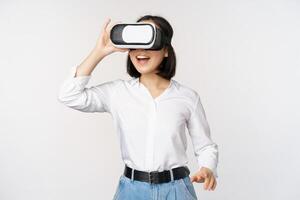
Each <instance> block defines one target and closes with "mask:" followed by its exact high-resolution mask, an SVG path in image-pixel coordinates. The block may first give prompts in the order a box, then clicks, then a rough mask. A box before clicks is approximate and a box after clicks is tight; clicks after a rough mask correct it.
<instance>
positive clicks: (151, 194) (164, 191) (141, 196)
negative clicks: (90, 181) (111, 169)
mask: <svg viewBox="0 0 300 200" xmlns="http://www.w3.org/2000/svg"><path fill="white" fill-rule="evenodd" d="M113 200H197V195H196V192H195V188H194V186H193V183H192V182H191V181H190V176H186V177H184V178H181V179H178V180H173V181H170V182H168V183H159V184H153V183H152V184H150V183H147V182H143V181H138V180H133V179H130V178H128V177H126V176H124V175H123V174H122V175H121V176H120V178H119V183H118V186H117V189H116V192H115V195H114V197H113Z"/></svg>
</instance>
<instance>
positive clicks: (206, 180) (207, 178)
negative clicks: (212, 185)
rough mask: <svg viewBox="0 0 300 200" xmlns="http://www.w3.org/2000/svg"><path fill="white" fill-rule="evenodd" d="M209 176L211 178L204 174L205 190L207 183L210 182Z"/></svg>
mask: <svg viewBox="0 0 300 200" xmlns="http://www.w3.org/2000/svg"><path fill="white" fill-rule="evenodd" d="M210 178H211V177H208V176H207V175H206V177H205V181H204V189H205V190H207V189H208V185H209V182H210Z"/></svg>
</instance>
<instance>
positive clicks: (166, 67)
mask: <svg viewBox="0 0 300 200" xmlns="http://www.w3.org/2000/svg"><path fill="white" fill-rule="evenodd" d="M143 20H152V21H153V22H154V23H155V25H156V26H158V27H157V28H159V29H160V30H162V32H163V34H164V35H165V37H166V41H167V42H166V44H165V46H164V47H166V48H167V51H168V57H164V59H163V60H162V62H161V63H160V65H159V66H158V72H157V73H156V74H157V75H159V76H161V77H163V78H166V79H168V80H170V79H171V78H172V77H173V76H174V75H175V72H176V54H175V51H174V49H173V47H172V44H171V40H172V37H173V28H172V26H171V25H170V23H169V22H168V21H167V20H166V19H165V18H163V17H161V16H153V15H145V16H143V17H140V18H139V19H138V20H137V22H140V21H143ZM127 73H128V74H129V75H130V76H131V77H136V78H137V77H140V76H141V73H139V72H138V71H137V70H136V68H135V67H134V65H133V63H132V62H131V60H130V56H129V55H128V57H127Z"/></svg>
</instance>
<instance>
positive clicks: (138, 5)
mask: <svg viewBox="0 0 300 200" xmlns="http://www.w3.org/2000/svg"><path fill="white" fill-rule="evenodd" d="M145 14H153V15H161V16H163V17H165V18H166V19H167V20H168V21H169V22H170V23H171V25H172V26H173V28H174V38H173V41H172V42H173V46H174V48H175V51H176V54H177V61H178V65H177V73H176V76H175V77H174V79H175V80H177V81H179V82H181V83H182V84H185V85H188V86H190V87H192V88H194V89H195V90H196V91H198V92H199V94H200V95H201V98H202V101H203V105H204V107H205V110H206V113H207V117H208V121H209V124H210V127H211V133H212V138H213V140H214V141H215V142H216V143H217V144H218V145H219V151H220V154H219V156H220V160H219V165H218V172H219V178H218V179H217V181H218V184H217V187H216V190H215V191H213V192H211V191H205V190H204V189H203V184H202V183H201V184H200V183H194V186H195V189H196V192H197V195H198V198H199V199H202V200H213V199H222V200H241V199H242V200H253V199H256V200H266V199H270V200H282V199H288V200H296V199H300V191H299V188H298V187H299V182H300V173H299V168H300V161H299V155H298V154H299V152H300V147H299V145H300V142H299V141H300V136H299V133H300V128H299V121H300V107H299V102H300V95H299V85H300V71H299V67H300V39H299V38H300V37H299V36H300V3H299V1H296V0H294V1H293V0H281V1H278V0H269V1H267V0H259V1H258V0H251V1H241V0H235V1H234V0H228V1H222V0H210V1H208V0H207V1H199V0H197V1H149V0H148V1H141V0H136V1H128V0H127V1H115V0H109V1H100V0H98V1H96V0H86V1H78V0H77V1H74V0H73V1H71V0H69V1H66V0H65V1H62V0H60V1H58V0H51V1H50V0H48V1H30V0H28V1H8V0H1V1H0V67H1V71H0V73H1V78H0V133H1V134H0V199H1V200H41V199H43V200H82V199H89V200H96V199H97V200H98V199H105V200H106V199H112V196H113V194H114V192H115V190H116V187H117V181H118V178H119V176H120V175H121V173H122V172H123V168H124V165H123V162H122V160H121V157H120V149H119V144H118V139H117V135H116V134H115V133H116V132H115V129H114V127H113V124H112V119H111V117H110V115H109V114H107V113H101V114H100V113H94V114H91V113H83V112H79V111H76V110H72V109H70V108H67V107H65V106H64V105H62V104H60V103H59V102H58V101H57V94H58V90H59V87H60V85H61V84H62V81H63V80H64V79H65V78H66V76H67V75H68V73H69V71H70V68H71V67H72V66H75V65H78V64H80V62H81V61H82V60H83V59H84V58H85V57H86V56H87V55H88V53H89V52H90V51H91V49H92V48H93V47H94V45H95V42H96V39H97V38H98V36H99V34H100V29H101V26H102V24H103V22H104V20H105V18H106V17H111V18H112V21H133V22H134V21H136V20H137V19H138V18H139V17H140V16H143V15H145ZM126 57H127V53H121V52H118V53H114V54H111V55H110V56H109V57H106V58H104V60H102V62H101V63H99V65H98V67H97V68H96V69H95V71H94V72H93V77H92V79H91V80H90V82H89V86H90V85H94V84H97V83H101V82H104V81H109V80H112V79H116V78H123V79H128V78H130V77H129V75H127V74H126V65H125V63H126ZM188 150H189V151H188V153H189V156H190V163H189V167H190V169H191V172H192V174H194V173H195V172H196V170H197V163H196V159H195V157H194V155H193V151H192V149H191V141H190V140H189V149H188Z"/></svg>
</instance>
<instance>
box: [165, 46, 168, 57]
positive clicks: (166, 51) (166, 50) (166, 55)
mask: <svg viewBox="0 0 300 200" xmlns="http://www.w3.org/2000/svg"><path fill="white" fill-rule="evenodd" d="M168 56H169V55H168V49H167V48H165V57H168Z"/></svg>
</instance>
